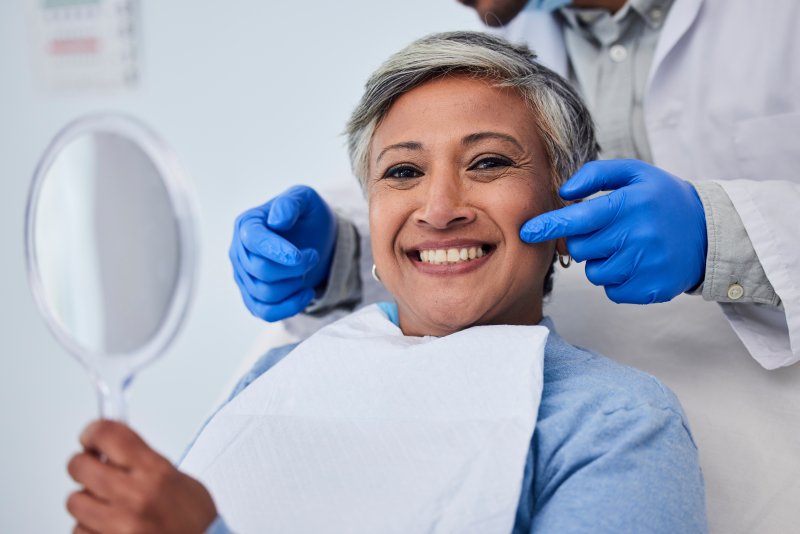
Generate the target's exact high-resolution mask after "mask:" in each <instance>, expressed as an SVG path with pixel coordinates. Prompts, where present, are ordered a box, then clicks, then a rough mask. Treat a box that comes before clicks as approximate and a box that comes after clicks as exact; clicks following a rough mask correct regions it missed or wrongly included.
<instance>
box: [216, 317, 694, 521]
mask: <svg viewBox="0 0 800 534" xmlns="http://www.w3.org/2000/svg"><path fill="white" fill-rule="evenodd" d="M380 306H381V309H383V311H384V312H385V313H386V314H387V318H388V319H390V320H392V322H394V323H395V324H397V308H396V306H395V305H394V304H390V303H381V304H380ZM540 324H541V325H543V326H546V327H547V328H549V329H550V336H549V337H548V339H547V345H546V347H545V358H544V389H543V392H542V399H541V404H540V406H539V415H538V420H537V422H536V428H535V430H534V434H533V439H532V441H531V447H530V450H529V452H528V459H527V462H526V465H525V472H524V474H523V481H522V492H521V496H520V501H519V507H518V509H517V516H516V521H515V524H514V533H515V534H516V533H529V532H536V533H537V534H546V533H559V534H568V533H572V532H575V533H579V532H580V533H585V532H592V533H605V532H608V533H615V534H618V533H625V532H631V533H642V532H646V533H662V532H663V533H665V534H667V533H669V534H673V533H676V532H680V533H682V534H690V533H695V532H706V531H707V524H706V510H705V495H704V491H703V476H702V474H701V472H700V466H699V463H698V455H697V448H696V446H695V443H694V440H693V439H692V436H691V432H690V431H689V427H688V424H687V421H686V416H685V415H684V413H683V410H682V409H681V406H680V404H679V403H678V399H677V398H676V397H675V395H674V394H673V393H672V392H671V391H669V390H668V389H667V388H666V386H664V385H663V384H662V383H661V382H659V381H658V380H657V379H656V378H654V377H652V376H650V375H648V374H645V373H643V372H641V371H637V370H635V369H631V368H629V367H625V366H622V365H620V364H618V363H615V362H613V361H611V360H609V359H608V358H606V357H604V356H602V355H600V354H597V353H595V352H591V351H588V350H584V349H580V348H577V347H573V346H572V345H570V344H568V343H567V342H565V341H564V340H562V339H561V338H560V337H559V336H558V334H556V332H555V329H554V326H553V323H552V322H551V321H550V320H549V319H547V318H545V319H544V320H543V321H542V322H541V323H540ZM296 346H297V345H286V346H284V347H279V348H276V349H273V350H270V351H269V352H268V353H267V354H266V355H264V356H263V357H262V358H261V359H260V360H259V361H258V362H257V363H256V364H255V365H254V366H253V368H252V369H251V370H250V371H249V372H248V373H247V374H246V375H245V376H244V377H242V379H241V380H240V381H239V383H238V384H237V386H236V387H235V388H234V391H233V393H232V394H231V396H230V399H232V398H234V397H235V396H236V395H238V394H239V393H240V392H241V391H242V390H244V388H246V387H247V386H248V385H249V384H250V383H252V382H253V381H254V380H255V379H256V378H258V377H259V376H261V375H262V374H263V373H265V372H267V371H268V370H269V369H270V368H272V366H274V365H275V364H276V363H278V362H279V361H280V360H282V359H283V358H284V357H286V356H287V355H288V354H290V353H291V351H292V349H294V347H296ZM230 399H229V400H230ZM266 483H268V481H267V482H266ZM264 527H265V529H266V528H268V525H264ZM229 532H230V531H229V530H228V528H227V527H226V525H225V523H224V521H223V519H222V518H217V520H216V521H215V522H214V523H213V524H212V525H211V527H209V529H208V530H207V531H206V534H227V533H229Z"/></svg>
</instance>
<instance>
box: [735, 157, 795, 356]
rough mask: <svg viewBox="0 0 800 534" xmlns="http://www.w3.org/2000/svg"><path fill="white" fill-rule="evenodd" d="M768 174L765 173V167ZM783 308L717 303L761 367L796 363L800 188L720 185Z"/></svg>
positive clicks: (772, 184)
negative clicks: (734, 209)
mask: <svg viewBox="0 0 800 534" xmlns="http://www.w3.org/2000/svg"><path fill="white" fill-rule="evenodd" d="M764 171H765V172H768V169H764ZM719 185H720V186H722V188H723V189H724V190H725V192H726V193H727V194H728V197H729V198H730V200H731V203H732V204H733V206H734V207H735V208H736V212H737V213H738V214H739V217H740V218H741V220H742V223H743V224H744V228H745V230H746V231H747V235H748V236H749V238H750V241H751V242H752V244H753V248H754V250H755V252H756V254H757V255H758V259H759V261H760V263H761V265H762V266H763V268H764V272H765V273H766V275H767V278H768V279H769V283H770V285H771V286H772V288H774V291H775V293H776V294H777V296H778V297H779V298H780V301H781V305H782V307H774V306H764V305H757V304H746V303H738V302H736V301H733V300H731V301H730V302H722V303H720V305H721V306H722V309H723V311H724V313H725V315H726V317H727V318H728V321H729V322H730V324H731V326H732V327H733V329H734V331H735V332H736V334H737V335H738V336H739V338H740V339H741V340H742V343H744V345H745V346H746V347H747V350H748V351H749V352H750V354H751V355H752V356H753V357H754V358H755V359H756V360H757V361H758V362H759V363H760V364H761V365H762V366H763V367H765V368H766V369H775V368H778V367H784V366H787V365H791V364H793V363H795V362H797V361H798V360H800V280H799V279H798V275H797V273H798V272H800V245H798V243H800V218H798V216H797V211H798V209H800V184H797V183H792V182H788V181H753V180H731V181H721V182H719Z"/></svg>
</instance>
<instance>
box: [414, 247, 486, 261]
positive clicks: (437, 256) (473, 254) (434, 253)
mask: <svg viewBox="0 0 800 534" xmlns="http://www.w3.org/2000/svg"><path fill="white" fill-rule="evenodd" d="M483 256H485V253H484V252H483V248H481V247H464V248H460V249H459V248H448V249H442V248H440V249H435V250H421V251H419V259H420V261H422V262H425V263H430V264H432V265H442V264H445V263H461V262H464V261H470V260H474V259H476V258H480V257H483Z"/></svg>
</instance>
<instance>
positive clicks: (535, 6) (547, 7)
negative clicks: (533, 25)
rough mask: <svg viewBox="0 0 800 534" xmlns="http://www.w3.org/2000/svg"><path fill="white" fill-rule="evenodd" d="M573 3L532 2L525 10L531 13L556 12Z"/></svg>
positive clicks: (560, 0)
mask: <svg viewBox="0 0 800 534" xmlns="http://www.w3.org/2000/svg"><path fill="white" fill-rule="evenodd" d="M571 3H572V0H531V1H530V2H528V4H527V5H526V6H525V9H526V10H528V9H529V10H531V11H555V10H556V9H558V8H560V7H564V6H566V5H569V4H571Z"/></svg>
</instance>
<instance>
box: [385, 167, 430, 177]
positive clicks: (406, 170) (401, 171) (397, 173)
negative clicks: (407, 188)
mask: <svg viewBox="0 0 800 534" xmlns="http://www.w3.org/2000/svg"><path fill="white" fill-rule="evenodd" d="M420 176H422V172H421V171H420V170H419V169H417V168H416V167H412V166H410V165H397V166H395V167H392V168H390V169H389V170H387V171H386V173H384V175H383V177H384V178H400V179H408V178H419V177H420Z"/></svg>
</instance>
